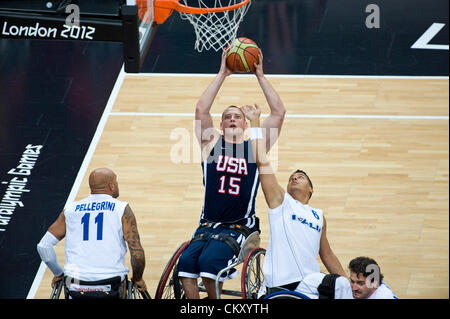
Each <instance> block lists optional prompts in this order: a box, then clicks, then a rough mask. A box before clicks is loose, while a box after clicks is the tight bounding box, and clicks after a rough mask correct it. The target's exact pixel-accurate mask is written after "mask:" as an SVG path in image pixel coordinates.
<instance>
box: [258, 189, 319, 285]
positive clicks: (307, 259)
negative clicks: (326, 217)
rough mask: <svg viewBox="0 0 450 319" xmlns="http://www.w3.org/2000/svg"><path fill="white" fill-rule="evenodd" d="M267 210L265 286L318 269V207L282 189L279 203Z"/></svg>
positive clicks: (301, 278)
mask: <svg viewBox="0 0 450 319" xmlns="http://www.w3.org/2000/svg"><path fill="white" fill-rule="evenodd" d="M268 212H269V227H270V238H269V245H268V248H267V251H266V256H265V257H264V266H263V273H264V284H265V286H267V287H276V286H282V285H286V284H289V283H293V282H296V281H302V280H303V278H305V276H307V275H308V274H311V273H319V272H320V266H319V263H318V262H317V256H318V254H319V250H320V237H321V236H322V227H323V213H322V211H321V210H320V209H316V208H312V207H310V206H309V205H304V204H302V203H300V202H299V201H297V200H295V199H294V198H293V197H292V196H291V195H289V193H287V192H286V193H285V195H284V200H283V202H282V203H281V205H280V206H278V207H276V208H274V209H269V210H268Z"/></svg>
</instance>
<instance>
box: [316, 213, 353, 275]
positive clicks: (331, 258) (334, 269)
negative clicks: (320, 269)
mask: <svg viewBox="0 0 450 319" xmlns="http://www.w3.org/2000/svg"><path fill="white" fill-rule="evenodd" d="M326 232H327V222H326V220H325V216H323V227H322V235H321V237H320V250H319V256H320V259H321V260H322V262H323V264H324V266H325V267H326V268H327V270H328V271H329V272H330V274H338V275H340V276H343V277H347V274H346V273H345V271H344V268H342V265H341V263H340V261H339V259H338V258H337V257H336V255H335V254H334V252H333V250H332V249H331V246H330V243H329V242H328V238H327V234H326Z"/></svg>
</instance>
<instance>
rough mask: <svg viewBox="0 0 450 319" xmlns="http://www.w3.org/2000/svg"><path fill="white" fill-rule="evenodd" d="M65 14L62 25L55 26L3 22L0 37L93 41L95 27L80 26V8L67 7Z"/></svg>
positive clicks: (74, 6)
mask: <svg viewBox="0 0 450 319" xmlns="http://www.w3.org/2000/svg"><path fill="white" fill-rule="evenodd" d="M66 13H68V16H67V17H66V20H65V23H64V24H63V25H61V24H58V25H55V23H54V22H48V24H52V25H48V24H47V23H45V22H42V21H41V22H35V23H32V24H28V25H25V24H18V23H14V22H10V21H8V20H5V21H3V25H2V26H1V29H0V30H1V35H2V36H6V37H17V38H37V39H75V40H94V34H95V27H92V26H89V25H80V8H79V7H78V6H77V5H75V4H71V5H68V6H67V7H66ZM44 23H45V25H44Z"/></svg>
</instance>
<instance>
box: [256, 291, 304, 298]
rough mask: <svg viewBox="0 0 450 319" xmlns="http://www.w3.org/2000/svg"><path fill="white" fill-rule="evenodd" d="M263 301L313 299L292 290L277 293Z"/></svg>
mask: <svg viewBox="0 0 450 319" xmlns="http://www.w3.org/2000/svg"><path fill="white" fill-rule="evenodd" d="M263 299H311V298H309V297H308V296H306V295H304V294H302V293H300V292H297V291H292V290H286V291H277V292H274V293H271V294H270V295H267V296H265V297H264V298H263Z"/></svg>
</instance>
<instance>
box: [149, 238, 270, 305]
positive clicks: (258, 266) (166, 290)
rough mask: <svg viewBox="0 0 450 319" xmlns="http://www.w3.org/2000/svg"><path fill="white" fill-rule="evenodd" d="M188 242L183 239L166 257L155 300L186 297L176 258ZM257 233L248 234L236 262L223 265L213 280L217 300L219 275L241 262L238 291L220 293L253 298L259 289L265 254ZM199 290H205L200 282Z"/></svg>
mask: <svg viewBox="0 0 450 319" xmlns="http://www.w3.org/2000/svg"><path fill="white" fill-rule="evenodd" d="M189 243H190V241H186V242H184V243H183V244H181V245H180V247H178V248H177V250H176V251H175V252H174V253H173V255H172V257H171V258H170V259H169V262H168V263H167V265H166V267H165V269H164V271H163V273H162V275H161V279H160V280H159V284H158V287H157V289H156V294H155V299H184V298H186V296H185V293H184V290H183V286H182V285H181V282H180V279H179V277H178V269H177V268H178V267H177V265H178V259H179V257H180V255H181V253H182V252H183V251H184V249H186V247H187V246H188V245H189ZM259 244H260V237H259V232H257V231H256V232H253V233H251V234H250V235H249V236H248V237H247V239H246V240H245V242H244V244H243V246H242V248H241V250H240V252H239V255H238V257H237V260H236V262H234V263H232V264H231V265H229V266H227V267H225V268H224V269H222V270H221V271H219V273H218V274H217V278H216V281H215V286H216V296H217V299H220V291H219V278H220V277H221V275H222V274H223V273H225V272H226V271H228V270H230V269H232V268H234V267H236V266H237V265H239V264H242V263H243V266H242V274H241V290H240V291H237V290H226V289H223V290H222V295H228V296H235V297H242V298H243V299H256V298H257V296H258V291H259V289H260V287H261V285H262V283H263V279H264V275H263V272H262V266H263V258H264V255H265V253H266V250H265V249H264V248H260V247H259ZM198 289H199V291H200V292H206V289H205V287H204V285H203V283H202V282H201V281H200V282H199V283H198Z"/></svg>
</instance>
